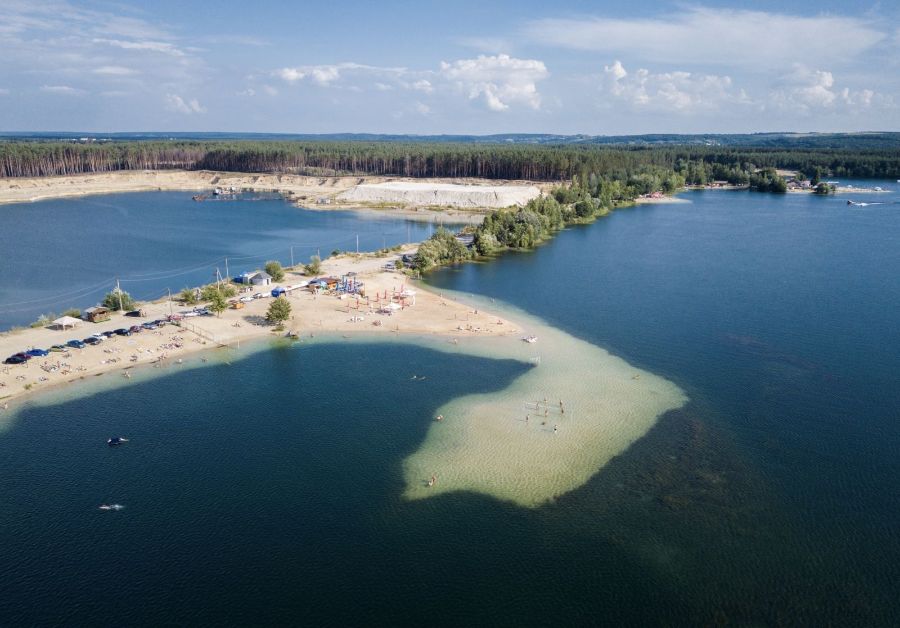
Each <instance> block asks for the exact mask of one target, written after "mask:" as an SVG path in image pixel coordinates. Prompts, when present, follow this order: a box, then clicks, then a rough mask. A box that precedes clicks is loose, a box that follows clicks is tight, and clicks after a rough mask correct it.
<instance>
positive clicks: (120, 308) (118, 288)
mask: <svg viewBox="0 0 900 628" xmlns="http://www.w3.org/2000/svg"><path fill="white" fill-rule="evenodd" d="M116 294H118V295H119V311H120V312H121V311H122V310H123V309H125V308H123V307H122V288H120V287H119V279H118V278H116Z"/></svg>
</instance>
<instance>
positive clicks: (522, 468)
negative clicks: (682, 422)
mask: <svg viewBox="0 0 900 628" xmlns="http://www.w3.org/2000/svg"><path fill="white" fill-rule="evenodd" d="M520 322H521V320H520ZM527 329H528V330H529V333H531V334H534V335H535V336H537V338H538V341H537V342H536V343H534V344H528V343H525V342H522V341H521V340H516V339H513V338H495V339H491V340H482V341H479V342H473V341H471V340H468V341H466V342H461V343H460V344H459V345H458V346H454V349H458V350H460V351H462V352H465V353H471V354H474V355H481V356H485V357H494V358H500V357H502V358H516V359H519V360H523V361H529V362H531V363H532V364H533V365H534V366H533V368H531V369H530V370H529V371H528V372H527V373H525V374H524V375H522V376H521V377H519V378H517V379H516V380H515V381H514V382H512V384H511V385H510V386H509V387H508V388H506V389H505V390H502V391H498V392H496V393H488V394H477V395H468V396H465V397H460V398H458V399H454V400H453V401H451V402H450V403H447V404H445V405H444V406H442V407H441V408H439V409H438V410H437V415H438V416H442V417H443V418H442V419H441V420H440V421H437V420H435V421H434V422H433V424H432V425H431V427H430V429H429V431H428V434H427V436H426V438H425V441H424V442H423V444H422V446H421V447H420V448H419V450H418V451H416V452H415V453H414V454H412V455H411V456H410V457H409V458H407V459H406V461H405V463H404V477H405V480H406V489H405V493H404V495H405V496H406V497H407V498H409V499H425V498H427V497H434V496H436V495H441V494H443V493H448V492H455V491H472V492H477V493H482V494H485V495H490V496H492V497H495V498H497V499H501V500H505V501H510V502H514V503H516V504H518V505H520V506H526V507H537V506H540V505H541V504H544V503H546V502H548V501H552V500H553V499H554V498H555V497H557V496H559V495H561V494H563V493H567V492H569V491H572V490H575V489H577V488H578V487H580V486H582V485H583V484H585V483H586V482H587V481H588V480H589V479H590V478H591V476H593V475H594V474H596V473H597V472H598V471H599V470H600V469H602V468H603V466H605V465H606V464H607V463H608V462H609V461H610V460H612V459H613V458H614V457H615V456H617V455H619V454H621V453H622V452H623V451H625V450H626V449H627V448H628V447H629V446H630V445H631V444H632V443H633V442H634V441H636V440H637V439H639V438H641V437H642V436H643V435H644V434H646V433H647V432H648V431H649V430H650V428H651V427H653V425H655V424H656V421H657V420H658V419H659V417H660V416H661V415H662V414H663V413H665V412H667V411H669V410H674V409H677V408H680V407H681V406H683V405H684V404H685V403H686V402H687V400H688V399H687V396H686V395H685V394H684V392H683V391H682V390H681V389H680V388H679V387H678V386H676V385H675V384H674V383H672V382H670V381H668V380H666V379H664V378H662V377H659V376H658V375H654V374H653V373H650V372H647V371H644V370H641V369H637V368H635V367H633V366H631V365H630V364H628V363H627V362H626V361H625V360H623V359H621V358H619V357H616V356H614V355H611V354H610V353H609V352H607V351H605V350H604V349H601V348H600V347H597V346H594V345H592V344H590V343H588V342H585V341H583V340H579V339H578V338H575V337H573V336H571V335H569V334H567V333H565V332H563V331H560V330H557V329H554V328H552V327H550V326H549V325H547V324H545V323H542V322H540V321H537V320H533V319H529V321H528V325H527ZM526 417H527V420H526ZM432 477H433V478H434V481H433V482H431V478H432Z"/></svg>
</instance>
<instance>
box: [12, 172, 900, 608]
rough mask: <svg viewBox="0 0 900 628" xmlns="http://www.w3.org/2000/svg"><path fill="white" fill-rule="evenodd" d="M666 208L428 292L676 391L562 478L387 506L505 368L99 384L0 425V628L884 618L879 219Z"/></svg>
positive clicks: (873, 215)
mask: <svg viewBox="0 0 900 628" xmlns="http://www.w3.org/2000/svg"><path fill="white" fill-rule="evenodd" d="M878 184H879V183H875V184H874V185H878ZM882 185H884V186H885V187H896V185H894V186H891V184H889V183H884V184H882ZM104 198H105V197H104ZM682 198H684V199H687V200H689V201H690V202H689V203H683V204H671V205H653V206H641V207H636V208H632V209H623V210H619V211H617V212H615V213H614V214H612V215H611V216H609V217H607V218H605V219H602V220H599V221H597V222H596V223H594V224H592V225H588V226H584V227H577V228H573V229H568V230H566V231H565V232H563V233H561V234H560V235H559V236H558V237H557V238H555V239H554V240H552V241H551V242H549V243H547V244H546V245H544V246H542V247H540V248H539V249H537V250H535V251H533V252H529V253H512V254H506V255H503V256H501V257H500V258H499V259H496V260H494V261H491V262H489V263H485V264H468V265H463V266H460V267H458V268H454V269H446V270H443V271H441V272H438V273H435V274H433V275H432V276H431V277H430V278H429V281H430V283H431V284H432V285H434V286H435V287H437V288H439V289H444V290H451V289H452V290H455V291H458V292H461V293H464V294H471V295H472V297H471V298H472V299H473V301H475V302H483V300H486V299H496V300H497V301H498V302H506V303H509V304H511V305H513V306H515V307H517V308H520V309H522V310H525V311H527V312H529V313H530V314H533V315H537V316H539V317H542V318H543V319H545V320H547V321H549V322H550V323H551V324H553V325H555V326H557V327H559V328H561V329H564V330H565V331H567V332H569V333H571V334H573V335H575V336H577V337H579V338H581V339H584V340H586V341H589V342H591V343H593V344H596V345H599V346H601V347H603V348H606V349H608V350H609V351H611V352H612V353H614V354H616V355H619V356H622V357H624V358H625V359H627V360H629V361H630V362H631V363H632V364H635V365H637V366H639V367H641V368H643V369H646V370H648V371H651V372H654V373H657V374H660V375H663V376H665V377H666V378H668V379H670V380H672V381H673V382H675V383H677V384H678V385H679V386H680V387H681V388H682V389H683V390H685V391H686V393H687V394H688V396H689V397H690V400H691V401H690V402H689V403H688V404H687V405H686V406H685V407H684V408H682V409H680V410H677V411H673V412H670V413H668V414H666V415H664V416H663V417H662V418H661V420H660V421H659V422H658V423H657V424H656V425H655V427H653V428H652V429H651V430H650V432H649V433H648V434H647V435H646V436H644V437H643V438H642V439H640V440H639V441H637V442H636V443H635V444H634V445H632V446H631V447H630V448H629V449H628V450H626V451H625V453H624V454H622V455H621V456H619V457H618V458H616V459H614V460H613V461H612V462H611V463H610V464H608V465H607V466H606V467H604V468H603V469H602V471H601V472H600V473H598V474H597V475H596V476H594V477H593V478H592V479H591V480H590V481H589V482H588V483H587V484H586V485H584V486H582V487H581V488H578V489H576V490H575V491H573V492H571V493H568V494H565V495H563V496H561V497H560V498H559V499H557V500H555V501H554V502H552V503H550V504H547V505H544V506H541V507H539V508H522V507H518V506H515V505H513V504H511V503H507V502H499V501H497V500H494V499H492V498H490V497H486V496H483V495H478V494H466V493H449V494H445V495H440V496H438V497H434V498H431V499H427V500H415V501H408V500H405V499H404V498H403V496H402V493H403V490H404V478H403V468H402V465H403V461H404V460H405V459H406V458H407V457H408V456H409V455H410V454H411V453H413V452H414V451H416V450H417V448H418V447H419V445H420V444H421V442H422V440H423V439H424V438H425V434H426V431H427V430H428V428H429V427H430V426H431V425H432V423H433V419H432V417H433V416H434V412H435V410H436V409H437V408H439V407H441V406H442V405H443V404H445V403H446V402H448V401H449V400H451V399H454V398H456V397H459V396H462V395H466V394H472V393H479V392H490V391H493V390H499V389H502V388H505V387H506V386H507V385H508V384H509V383H510V382H512V381H513V380H514V379H515V378H517V377H519V376H521V375H522V374H523V373H524V372H525V371H526V370H527V369H528V368H529V365H527V364H523V363H521V362H516V361H508V360H492V359H486V358H473V357H466V356H461V355H454V354H453V353H448V352H446V351H441V352H438V351H434V350H431V349H430V348H429V347H428V344H427V343H425V344H423V345H422V346H413V345H399V344H398V345H392V344H386V343H371V342H366V341H364V340H353V341H346V340H343V339H340V340H336V341H333V342H324V341H321V342H318V343H315V344H306V343H304V344H300V345H293V346H291V345H281V344H279V345H277V346H273V347H272V348H270V349H269V350H265V351H258V352H252V353H249V354H248V355H247V356H246V357H244V358H243V359H231V360H228V361H227V362H226V361H225V359H224V358H222V357H221V356H219V358H218V359H214V360H211V361H210V365H209V366H206V367H204V368H197V369H193V370H189V371H185V372H182V373H177V372H174V370H172V371H167V372H166V373H165V374H164V375H162V376H161V377H157V378H154V379H149V380H147V381H140V382H136V383H134V385H130V386H127V387H123V388H118V389H115V390H103V384H102V378H100V379H99V380H95V381H92V382H87V383H85V385H84V386H82V387H81V388H78V387H70V388H68V389H65V390H64V391H60V393H58V394H57V395H56V397H55V399H54V403H53V404H52V405H43V404H32V405H28V406H26V407H25V408H23V409H22V410H21V412H20V413H19V414H18V415H17V416H16V417H15V419H14V420H13V422H12V423H11V424H9V425H7V426H6V428H5V430H3V431H0V478H2V484H0V531H2V534H3V544H2V550H0V557H2V559H0V624H2V625H22V624H66V625H85V624H96V623H98V622H104V623H127V624H134V625H153V626H157V625H173V624H178V625H186V624H198V623H204V624H211V623H217V624H230V625H241V624H248V623H253V624H262V623H274V622H279V623H294V624H314V625H336V626H338V625H340V626H345V625H361V624H366V625H374V624H377V625H385V624H387V625H456V626H459V625H483V624H496V625H518V626H521V625H572V624H581V625H585V624H589V625H597V624H606V625H619V624H625V625H660V624H664V625H686V626H697V625H838V626H853V625H862V626H890V625H897V623H898V618H900V600H898V596H897V587H896V583H897V582H898V581H900V528H898V526H897V517H898V514H900V491H898V486H900V459H898V457H897V452H898V451H900V352H898V350H897V348H898V346H900V325H898V322H900V282H898V281H897V277H898V276H900V247H898V246H897V243H898V241H900V213H898V212H900V205H897V204H885V205H871V206H869V207H862V208H852V207H848V206H847V205H846V201H845V198H841V197H838V198H834V197H824V198H818V197H811V196H805V195H803V196H797V195H787V196H775V195H767V194H754V193H749V192H712V191H707V192H693V193H688V194H684V195H682ZM857 200H873V201H875V200H877V201H886V202H890V203H895V202H896V201H897V200H900V195H898V194H890V195H884V196H879V197H877V198H872V199H857ZM317 215H318V214H317ZM404 239H405V238H404ZM23 255H25V253H23ZM29 259H30V258H29ZM538 346H539V345H538ZM411 373H416V374H420V375H428V376H429V377H428V378H427V380H424V381H411V380H410V374H411ZM88 393H93V394H90V395H89V394H88ZM598 394H600V393H598ZM114 434H125V435H128V436H129V437H130V438H131V442H130V443H128V445H127V446H125V447H123V448H120V449H110V448H108V447H106V445H105V443H104V441H105V439H106V438H108V437H109V436H111V435H114ZM110 501H117V502H121V503H123V504H125V505H126V509H125V510H123V511H122V512H119V513H105V512H99V511H98V510H97V505H98V504H99V503H102V502H110Z"/></svg>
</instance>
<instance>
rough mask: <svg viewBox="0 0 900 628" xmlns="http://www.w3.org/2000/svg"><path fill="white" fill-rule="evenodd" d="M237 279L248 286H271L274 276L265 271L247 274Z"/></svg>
mask: <svg viewBox="0 0 900 628" xmlns="http://www.w3.org/2000/svg"><path fill="white" fill-rule="evenodd" d="M235 279H236V280H237V282H238V283H242V284H244V285H248V286H269V285H271V284H272V275H270V274H269V273H267V272H266V271H264V270H256V271H252V272H246V273H243V274H242V275H241V276H240V277H236V278H235Z"/></svg>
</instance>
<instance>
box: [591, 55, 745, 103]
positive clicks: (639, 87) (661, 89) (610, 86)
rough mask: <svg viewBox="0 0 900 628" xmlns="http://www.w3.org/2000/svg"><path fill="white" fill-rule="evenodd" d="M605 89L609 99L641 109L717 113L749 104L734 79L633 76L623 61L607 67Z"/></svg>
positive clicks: (689, 75) (673, 74)
mask: <svg viewBox="0 0 900 628" xmlns="http://www.w3.org/2000/svg"><path fill="white" fill-rule="evenodd" d="M602 84H603V85H602V89H603V92H604V94H606V95H607V96H609V97H611V98H614V99H617V100H621V101H624V102H626V103H628V104H630V105H633V106H635V107H636V108H640V109H650V110H659V111H675V112H680V113H695V112H698V111H701V112H702V111H715V110H717V109H719V107H720V106H721V105H723V104H749V103H750V99H749V97H748V96H747V94H746V93H744V91H743V90H740V89H736V88H735V87H734V85H733V84H732V80H731V77H729V76H718V75H714V74H696V73H693V72H684V71H674V72H661V73H654V72H650V71H649V70H646V69H643V68H641V69H638V70H637V71H636V72H633V73H629V72H628V71H627V70H626V69H625V67H624V66H623V65H622V63H621V62H620V61H618V60H617V61H615V62H614V63H613V64H612V65H607V66H604V68H603V80H602Z"/></svg>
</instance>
